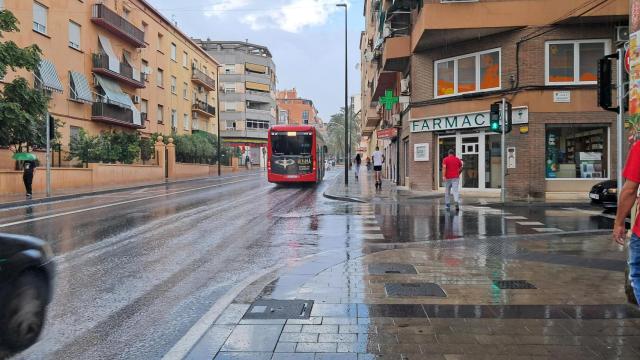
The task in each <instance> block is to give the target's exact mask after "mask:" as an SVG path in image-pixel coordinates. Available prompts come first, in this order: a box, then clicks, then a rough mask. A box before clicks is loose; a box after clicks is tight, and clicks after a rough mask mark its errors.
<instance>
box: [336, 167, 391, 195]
mask: <svg viewBox="0 0 640 360" xmlns="http://www.w3.org/2000/svg"><path fill="white" fill-rule="evenodd" d="M375 183H376V180H375V172H374V171H373V170H371V171H367V169H366V167H363V168H361V169H360V173H359V175H358V179H356V177H355V171H354V170H351V171H349V184H348V185H345V183H344V168H342V169H341V174H340V176H339V177H338V178H337V180H336V181H334V182H333V183H332V184H331V185H330V186H329V187H328V189H327V190H326V191H325V192H324V195H325V196H326V197H328V198H330V199H335V200H343V201H356V202H369V201H374V200H394V199H395V198H396V195H397V190H396V186H395V184H393V183H391V182H390V181H389V180H386V179H383V181H382V188H381V189H376V187H375Z"/></svg>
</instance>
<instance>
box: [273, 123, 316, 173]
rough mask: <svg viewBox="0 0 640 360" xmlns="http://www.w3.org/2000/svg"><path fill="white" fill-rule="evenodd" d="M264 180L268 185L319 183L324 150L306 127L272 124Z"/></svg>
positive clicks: (314, 135) (308, 127)
mask: <svg viewBox="0 0 640 360" xmlns="http://www.w3.org/2000/svg"><path fill="white" fill-rule="evenodd" d="M267 148H268V149H269V150H268V158H267V178H268V180H269V182H272V183H319V182H320V181H322V178H323V177H324V171H325V167H324V160H325V155H326V152H327V147H326V146H325V144H324V140H323V139H322V136H321V135H320V134H319V133H318V131H317V130H316V128H315V127H313V126H310V125H276V126H273V127H271V128H270V129H269V142H268V145H267Z"/></svg>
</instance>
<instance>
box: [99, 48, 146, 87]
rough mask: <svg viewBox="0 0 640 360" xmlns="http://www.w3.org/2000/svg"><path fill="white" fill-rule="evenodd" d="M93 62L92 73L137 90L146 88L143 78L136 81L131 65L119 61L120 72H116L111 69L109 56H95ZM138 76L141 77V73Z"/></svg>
mask: <svg viewBox="0 0 640 360" xmlns="http://www.w3.org/2000/svg"><path fill="white" fill-rule="evenodd" d="M92 60H93V69H92V71H93V72H94V73H96V74H100V75H104V76H106V77H110V78H112V79H115V80H117V81H120V82H123V83H125V84H127V85H129V86H131V87H134V88H137V89H142V88H144V87H145V85H144V82H142V79H141V78H140V79H135V77H136V76H135V75H134V71H133V67H131V65H129V64H127V63H123V62H120V61H118V64H119V72H115V71H113V70H112V69H110V67H109V60H110V59H109V55H107V54H93V56H92ZM137 75H138V77H139V76H140V74H139V73H138V74H137Z"/></svg>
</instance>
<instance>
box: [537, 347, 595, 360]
mask: <svg viewBox="0 0 640 360" xmlns="http://www.w3.org/2000/svg"><path fill="white" fill-rule="evenodd" d="M547 351H548V352H549V357H550V358H552V359H571V360H573V359H575V360H578V359H598V358H600V357H599V356H598V355H596V353H594V352H593V351H591V350H590V349H589V348H587V347H582V346H566V345H550V346H547Z"/></svg>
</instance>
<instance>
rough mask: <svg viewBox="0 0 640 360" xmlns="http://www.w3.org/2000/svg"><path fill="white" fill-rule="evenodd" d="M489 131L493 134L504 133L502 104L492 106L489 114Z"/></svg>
mask: <svg viewBox="0 0 640 360" xmlns="http://www.w3.org/2000/svg"><path fill="white" fill-rule="evenodd" d="M489 130H491V131H493V132H502V129H501V128H500V103H497V102H496V103H493V104H491V111H490V112H489Z"/></svg>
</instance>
